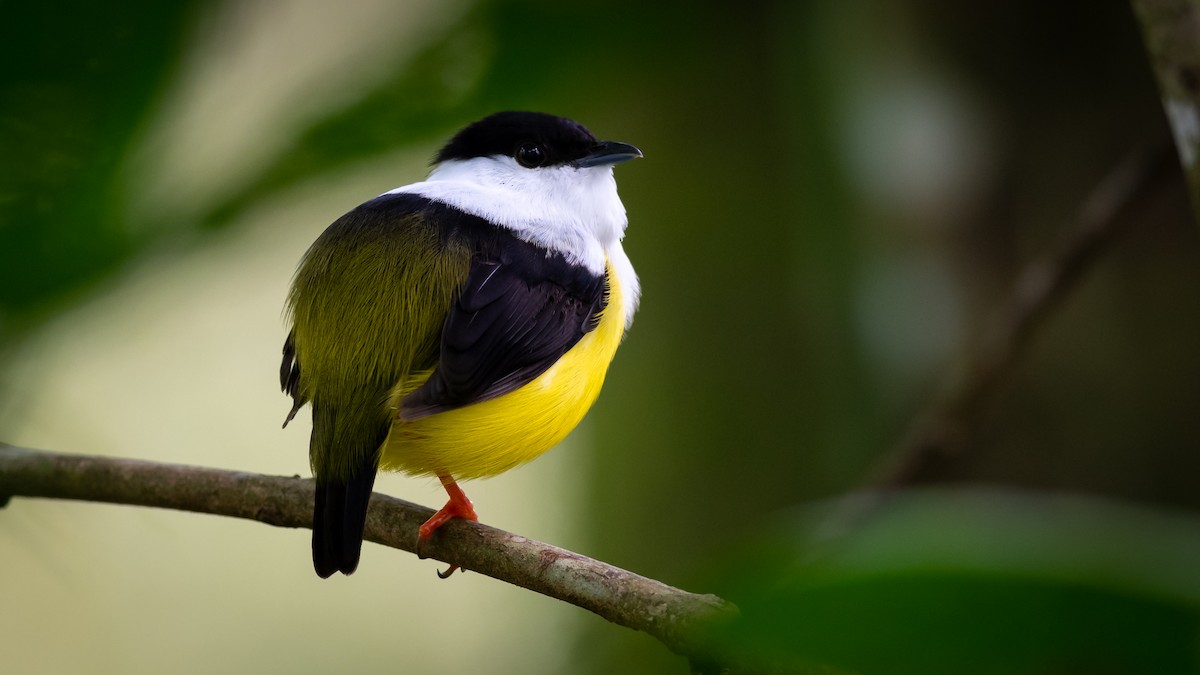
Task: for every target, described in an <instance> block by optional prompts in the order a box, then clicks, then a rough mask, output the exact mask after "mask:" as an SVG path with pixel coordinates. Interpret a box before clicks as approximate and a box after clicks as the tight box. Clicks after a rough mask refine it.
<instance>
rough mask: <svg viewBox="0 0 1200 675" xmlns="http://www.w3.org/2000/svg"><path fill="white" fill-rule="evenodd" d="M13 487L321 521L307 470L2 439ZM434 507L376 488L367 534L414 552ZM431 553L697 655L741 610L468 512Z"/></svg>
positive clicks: (0, 478) (2, 474)
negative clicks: (293, 472)
mask: <svg viewBox="0 0 1200 675" xmlns="http://www.w3.org/2000/svg"><path fill="white" fill-rule="evenodd" d="M9 497H48V498H52V499H78V500H86V501H96V502H109V503H114V504H131V505H136V506H154V507H160V508H168V509H178V510H182V511H193V512H197V513H211V514H215V515H222V516H232V517H235V518H245V519H248V520H257V521H259V522H262V523H266V524H268V525H275V526H277V527H305V528H307V527H312V504H313V482H312V481H311V480H309V479H301V478H299V477H293V478H286V477H282V476H264V475H261V474H254V473H245V472H238V471H226V470H221V469H209V468H202V467H194V466H183V465H178V464H160V463H155V462H145V461H137V460H129V459H113V458H107V457H90V456H84V455H69V454H62V453H53V452H42V451H39V450H30V449H28V448H19V447H14V446H11V445H5V444H3V443H0V506H3V505H4V504H5V502H6V501H7V499H8V498H9ZM432 514H433V510H432V509H428V508H426V507H424V506H419V505H417V504H412V503H409V502H406V501H403V500H400V499H395V498H393V497H388V496H385V495H381V494H375V495H374V496H373V497H372V498H371V507H370V510H369V512H368V516H367V529H366V537H365V538H366V539H367V540H368V541H373V542H375V543H378V544H383V545H384V546H390V547H392V548H398V549H401V550H404V551H409V552H415V551H414V548H415V545H416V541H417V527H418V526H419V525H420V524H421V523H422V522H424V521H425V520H426V519H427V518H428V517H429V516H430V515H432ZM422 548H423V550H422V553H424V554H425V555H427V556H429V557H431V558H435V559H437V560H441V561H443V562H447V563H451V564H456V565H459V566H461V567H463V568H464V569H469V570H472V571H475V572H479V573H481V574H485V575H487V576H490V577H493V578H495V579H499V580H501V581H507V582H508V583H510V584H514V585H516V586H520V587H522V588H526V589H529V590H531V591H536V592H538V593H541V594H543V595H547V596H550V597H552V598H557V599H559V600H562V601H564V602H569V603H571V604H573V605H576V606H578V607H582V608H584V609H587V610H590V611H592V612H595V613H596V614H598V615H600V616H602V617H604V618H605V619H608V620H609V621H611V622H613V623H615V624H619V625H621V626H626V627H628V628H632V629H634V630H638V631H642V632H644V633H647V634H649V635H652V636H653V637H655V638H657V639H658V640H659V641H661V642H662V643H663V644H664V645H666V646H667V647H668V648H670V649H671V650H672V651H674V652H675V653H677V654H680V655H682V656H686V657H689V658H691V659H693V661H694V662H708V661H709V660H711V659H713V658H715V657H714V655H713V654H711V653H709V651H708V641H707V636H708V635H709V631H710V630H711V629H713V628H714V627H717V626H719V625H721V624H723V623H724V622H726V621H730V620H732V619H733V618H735V617H736V616H737V608H736V607H735V606H733V605H732V604H730V603H729V602H726V601H725V600H722V599H721V598H718V597H717V596H715V595H697V594H694V593H688V592H686V591H682V590H679V589H677V588H672V587H671V586H667V585H666V584H663V583H660V582H658V581H654V580H653V579H647V578H646V577H642V576H638V575H636V574H633V573H632V572H627V571H625V570H623V569H620V568H617V567H613V566H611V565H608V564H605V563H602V562H599V561H597V560H592V559H591V558H587V557H584V556H581V555H578V554H576V553H572V552H570V551H566V550H563V549H561V548H557V547H554V546H550V545H549V544H543V543H541V542H538V541H534V540H532V539H526V538H524V537H520V536H517V535H515V534H510V533H508V532H505V531H503V530H498V529H496V528H493V527H488V526H486V525H481V524H479V523H471V522H466V521H461V520H456V521H453V522H451V523H449V524H447V525H446V526H444V527H443V528H441V529H439V530H438V534H437V536H435V537H434V538H433V539H432V540H431V541H430V542H429V545H428V546H424V547H422Z"/></svg>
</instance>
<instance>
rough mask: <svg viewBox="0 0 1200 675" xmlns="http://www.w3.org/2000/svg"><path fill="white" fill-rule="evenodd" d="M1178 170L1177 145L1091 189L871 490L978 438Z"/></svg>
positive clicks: (1123, 167) (1153, 151) (1131, 162)
mask: <svg viewBox="0 0 1200 675" xmlns="http://www.w3.org/2000/svg"><path fill="white" fill-rule="evenodd" d="M1173 170H1174V162H1173V161H1172V159H1171V149H1170V145H1169V144H1168V143H1166V142H1160V143H1156V144H1153V145H1151V146H1148V147H1141V148H1138V149H1137V150H1134V151H1133V152H1131V153H1130V154H1129V156H1128V157H1126V158H1125V159H1124V161H1122V162H1121V163H1120V164H1118V165H1117V166H1116V167H1115V168H1114V169H1113V170H1112V171H1111V172H1110V173H1109V174H1108V175H1107V176H1105V177H1104V178H1103V179H1102V180H1101V181H1100V183H1099V184H1097V185H1096V187H1095V188H1093V190H1092V191H1091V193H1090V194H1089V195H1088V196H1087V198H1086V199H1085V200H1084V202H1083V204H1082V205H1081V207H1080V209H1079V213H1078V216H1077V218H1076V221H1075V224H1074V226H1073V227H1072V228H1070V230H1069V231H1068V232H1067V233H1066V234H1065V236H1064V237H1063V239H1062V241H1061V242H1060V243H1059V244H1058V245H1057V246H1056V247H1054V248H1052V249H1051V250H1049V251H1047V252H1046V253H1044V254H1043V255H1041V256H1040V257H1038V258H1037V259H1035V260H1033V261H1032V262H1030V263H1029V264H1028V265H1026V266H1025V268H1024V269H1022V270H1021V271H1020V273H1019V274H1018V275H1017V278H1016V280H1015V282H1014V283H1013V285H1012V288H1011V289H1010V290H1009V292H1008V294H1007V297H1006V298H1004V299H1003V300H1002V302H1001V305H1000V307H999V308H998V309H997V311H996V312H995V313H994V314H993V315H992V317H991V319H990V321H988V322H987V323H986V324H985V326H984V330H983V332H982V334H981V335H980V338H979V340H978V341H977V342H976V344H975V345H974V348H973V349H971V350H970V351H969V352H968V353H967V355H966V357H965V358H964V359H963V360H962V362H961V365H960V367H959V368H958V370H957V371H956V373H955V374H954V376H953V377H952V378H951V380H950V383H949V386H948V387H946V389H945V393H944V394H943V395H942V396H941V397H940V398H938V399H936V400H935V401H934V402H933V403H932V405H930V407H929V408H928V409H927V410H926V411H925V412H924V413H923V414H921V415H920V416H919V417H918V418H917V419H916V420H915V422H914V423H913V424H912V426H911V427H910V428H909V430H908V432H907V433H906V434H905V436H904V437H903V438H902V439H901V441H900V443H899V444H897V445H896V446H895V447H894V448H893V449H892V451H891V452H890V453H889V454H888V455H887V457H886V458H885V461H884V463H883V464H882V465H881V466H880V468H879V470H878V471H877V472H876V474H875V476H874V478H873V480H872V481H871V486H872V487H878V488H885V489H886V488H892V487H897V486H900V485H904V484H907V483H910V482H912V481H913V480H915V479H916V478H917V477H918V476H920V475H921V474H922V473H923V472H924V471H925V470H926V469H928V468H929V467H930V466H931V465H932V464H933V463H934V462H936V461H937V460H939V459H941V458H945V457H947V456H950V455H953V454H954V453H955V452H957V451H958V450H959V449H960V448H961V447H962V446H963V444H964V443H965V441H966V440H967V439H968V438H969V437H970V435H971V429H972V427H973V426H974V424H976V423H977V421H978V418H979V416H980V412H981V410H980V409H981V408H982V406H983V405H984V404H985V403H986V402H987V400H988V398H989V396H990V395H991V394H992V393H993V392H994V391H995V390H996V388H997V386H998V385H999V383H1000V381H1001V379H1002V378H1003V377H1004V375H1005V374H1006V373H1008V372H1010V371H1011V370H1012V367H1013V365H1014V364H1015V363H1016V361H1017V359H1018V358H1020V356H1021V354H1022V352H1023V351H1024V349H1025V348H1026V347H1027V346H1028V344H1029V343H1030V341H1031V340H1032V338H1033V335H1034V333H1035V332H1036V331H1037V329H1038V328H1040V327H1041V326H1042V325H1043V324H1044V322H1045V320H1046V318H1047V317H1048V316H1049V315H1050V313H1051V312H1052V311H1053V310H1054V309H1055V308H1056V307H1057V306H1058V305H1059V303H1060V302H1061V301H1062V300H1063V298H1065V297H1066V296H1067V294H1068V293H1070V292H1071V290H1072V289H1074V288H1075V286H1076V285H1077V284H1078V282H1079V280H1080V279H1081V278H1082V277H1083V275H1084V273H1086V272H1087V271H1088V270H1089V269H1091V267H1092V265H1093V264H1094V263H1095V262H1096V260H1097V259H1099V257H1100V256H1101V255H1102V254H1103V253H1104V252H1105V251H1107V250H1108V249H1109V248H1110V247H1111V246H1112V244H1113V242H1114V241H1116V239H1117V237H1118V235H1119V234H1120V233H1121V232H1122V230H1123V226H1124V225H1126V224H1128V223H1130V222H1131V221H1132V220H1133V218H1131V217H1130V214H1131V212H1133V211H1134V210H1135V209H1136V208H1137V207H1139V206H1140V205H1142V204H1143V203H1144V201H1145V200H1146V199H1147V198H1148V197H1149V196H1150V195H1151V194H1153V192H1154V189H1155V188H1157V187H1159V186H1161V185H1162V184H1163V183H1164V182H1165V181H1164V179H1165V178H1166V177H1168V176H1170V175H1171V174H1172V173H1173Z"/></svg>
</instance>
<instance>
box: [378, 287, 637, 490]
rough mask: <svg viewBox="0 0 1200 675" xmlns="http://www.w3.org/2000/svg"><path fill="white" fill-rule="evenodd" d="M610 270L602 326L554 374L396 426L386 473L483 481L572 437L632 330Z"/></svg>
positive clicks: (386, 446) (386, 453) (388, 442)
mask: <svg viewBox="0 0 1200 675" xmlns="http://www.w3.org/2000/svg"><path fill="white" fill-rule="evenodd" d="M607 271H608V304H607V305H606V306H605V308H604V311H603V312H601V314H600V323H599V325H598V326H597V327H596V329H595V330H593V331H591V332H589V333H587V334H586V335H584V336H583V338H582V339H581V340H580V341H579V342H577V343H576V344H575V346H574V347H572V348H571V350H570V351H568V352H567V353H566V354H564V355H563V356H562V358H560V359H559V360H558V361H557V362H556V363H555V364H554V365H553V366H551V367H550V369H549V370H547V371H546V372H544V373H542V374H541V375H540V376H538V377H537V378H536V379H534V380H533V381H532V382H530V383H529V384H526V385H525V386H523V387H521V388H519V389H517V390H515V391H513V392H510V393H508V394H505V395H503V396H500V397H498V398H494V399H491V400H489V401H484V402H482V403H475V404H472V405H468V406H465V407H462V408H457V409H455V410H450V411H447V412H442V413H437V414H436V415H430V416H429V417H424V418H421V419H418V420H413V421H401V420H396V421H395V422H394V423H393V424H392V428H391V432H390V433H389V434H388V437H387V440H386V441H384V444H383V454H382V458H381V461H380V467H381V468H383V469H389V470H393V471H403V472H405V473H409V474H414V475H430V476H434V475H448V476H451V477H453V478H455V479H468V478H483V477H486V476H494V475H496V474H499V473H502V472H504V471H508V470H509V469H511V468H513V467H515V466H517V465H519V464H524V463H525V462H528V461H529V460H531V459H533V458H535V457H537V456H538V455H540V454H542V453H543V452H545V451H547V450H549V449H550V448H552V447H554V446H555V445H556V444H558V442H559V441H561V440H562V439H563V438H566V436H567V434H569V433H570V432H571V430H572V429H574V428H575V427H576V425H578V424H579V422H580V421H581V420H582V419H583V416H584V415H585V414H586V413H587V411H588V409H589V408H591V407H592V403H594V402H595V400H596V397H597V396H599V394H600V388H601V386H603V384H604V375H605V373H606V372H607V371H608V364H609V363H610V362H611V361H612V358H613V355H614V354H616V352H617V346H618V345H619V344H620V343H621V336H622V334H623V333H624V332H625V316H624V311H623V309H622V308H623V307H624V298H623V296H622V289H621V288H620V284H619V281H618V278H617V275H616V274H614V273H613V270H612V268H611V265H610V266H609V269H608V270H607ZM425 377H428V373H426V374H425V375H424V376H423V377H422V379H424V378H425ZM419 384H420V383H419V382H414V383H411V384H409V385H408V386H406V387H404V389H406V390H408V389H410V387H411V388H415V386H419Z"/></svg>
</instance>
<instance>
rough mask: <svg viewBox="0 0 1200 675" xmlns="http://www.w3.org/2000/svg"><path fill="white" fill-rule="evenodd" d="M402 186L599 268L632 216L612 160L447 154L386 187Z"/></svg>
mask: <svg viewBox="0 0 1200 675" xmlns="http://www.w3.org/2000/svg"><path fill="white" fill-rule="evenodd" d="M396 193H413V194H418V195H421V196H422V197H426V198H428V199H432V200H435V201H439V202H443V203H446V204H449V205H451V206H453V207H455V208H457V209H460V210H462V211H465V212H467V213H470V214H471V215H474V216H479V217H480V218H483V219H485V220H488V221H490V222H492V223H495V224H497V225H500V226H503V227H507V228H508V229H510V230H512V231H513V232H514V233H516V235H517V236H518V237H520V238H522V239H524V240H526V241H529V242H532V243H535V244H538V245H540V246H544V247H545V248H548V249H550V250H552V251H557V252H559V253H562V254H563V255H564V256H566V257H567V259H568V260H570V261H571V262H574V263H577V264H581V265H583V266H585V267H587V268H588V269H590V270H591V271H593V272H595V273H597V274H603V273H604V268H605V259H606V256H605V253H606V252H607V251H608V250H609V249H611V248H612V247H613V246H617V247H619V246H620V242H621V237H622V236H624V234H625V225H626V223H627V222H628V221H627V220H626V218H625V206H624V205H623V204H622V203H621V198H620V197H618V196H617V182H616V181H615V180H614V179H613V175H612V167H611V166H596V167H589V168H585V169H576V168H574V167H569V166H554V167H545V168H540V169H526V168H523V167H521V166H519V165H518V164H517V162H516V160H514V159H512V158H511V157H476V158H473V159H467V160H448V161H445V162H442V163H441V164H439V165H437V167H435V168H434V170H433V172H432V173H430V174H429V178H427V179H425V180H424V181H422V182H420V183H413V184H412V185H405V186H404V187H399V188H396V189H395V190H391V191H389V192H388V193H387V194H396Z"/></svg>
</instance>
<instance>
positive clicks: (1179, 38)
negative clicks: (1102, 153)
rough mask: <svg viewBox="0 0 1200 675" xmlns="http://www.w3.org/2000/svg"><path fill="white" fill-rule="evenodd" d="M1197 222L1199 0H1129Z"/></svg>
mask: <svg viewBox="0 0 1200 675" xmlns="http://www.w3.org/2000/svg"><path fill="white" fill-rule="evenodd" d="M1132 4H1133V9H1134V11H1135V12H1136V13H1137V16H1138V20H1139V21H1140V23H1141V25H1142V37H1143V39H1144V40H1145V43H1146V51H1147V52H1148V53H1149V55H1150V62H1151V65H1152V66H1153V67H1154V74H1155V76H1156V78H1157V80H1158V89H1159V94H1160V96H1161V97H1162V105H1163V110H1164V111H1165V112H1166V114H1167V121H1168V122H1170V124H1171V131H1172V132H1173V133H1174V134H1175V148H1176V150H1177V151H1178V154H1179V161H1180V164H1182V166H1183V170H1184V174H1185V175H1186V176H1187V182H1188V191H1189V192H1190V194H1191V198H1192V212H1193V213H1194V214H1195V218H1196V221H1197V222H1198V223H1200V164H1198V163H1197V161H1198V160H1200V0H1132Z"/></svg>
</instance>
